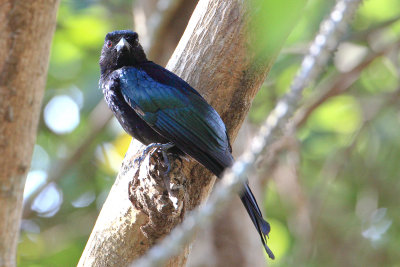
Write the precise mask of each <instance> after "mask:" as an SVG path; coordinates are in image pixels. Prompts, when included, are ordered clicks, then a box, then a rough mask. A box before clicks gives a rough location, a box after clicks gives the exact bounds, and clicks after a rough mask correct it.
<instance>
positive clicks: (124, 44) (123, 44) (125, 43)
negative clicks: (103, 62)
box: [115, 37, 131, 52]
mask: <svg viewBox="0 0 400 267" xmlns="http://www.w3.org/2000/svg"><path fill="white" fill-rule="evenodd" d="M124 47H126V48H127V49H128V50H129V49H130V47H131V45H130V44H129V43H128V41H126V40H125V38H124V37H122V38H121V40H119V42H118V44H117V45H116V46H115V49H117V52H119V51H120V50H121V49H123V48H124Z"/></svg>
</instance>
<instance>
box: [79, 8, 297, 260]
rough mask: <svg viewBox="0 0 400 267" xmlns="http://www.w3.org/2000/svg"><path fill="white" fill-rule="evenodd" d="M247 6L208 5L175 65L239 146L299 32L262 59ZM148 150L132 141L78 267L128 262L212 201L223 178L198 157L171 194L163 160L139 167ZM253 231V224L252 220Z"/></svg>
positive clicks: (185, 166)
mask: <svg viewBox="0 0 400 267" xmlns="http://www.w3.org/2000/svg"><path fill="white" fill-rule="evenodd" d="M247 4H248V2H246V3H244V1H239V0H200V1H199V3H198V5H197V7H196V9H195V11H194V13H193V15H192V17H191V19H190V21H189V24H188V27H187V28H186V30H185V33H184V35H183V36H182V38H181V40H180V42H179V44H178V47H177V48H176V50H175V52H174V55H173V56H172V58H171V59H170V61H169V63H168V66H167V68H168V69H170V70H172V71H173V72H175V73H176V74H177V75H179V76H180V77H182V78H183V79H185V80H186V81H187V82H188V83H189V84H191V85H192V86H193V87H194V88H196V89H197V90H198V91H199V92H200V93H201V94H202V95H203V96H204V97H205V98H206V99H207V101H208V102H209V103H210V104H211V105H212V106H213V107H214V108H215V109H216V110H217V111H218V112H219V114H220V115H221V117H222V119H223V120H224V122H225V124H226V126H227V129H228V134H229V136H230V138H231V140H232V141H233V140H234V139H235V137H236V134H237V132H238V130H239V128H240V125H241V123H242V122H243V120H244V118H245V116H246V114H247V112H248V110H249V108H250V105H251V102H252V99H253V98H254V96H255V94H256V93H257V91H258V89H259V88H260V86H261V84H262V83H263V81H264V79H265V77H266V75H267V72H268V70H269V68H270V66H271V64H272V60H273V58H274V56H275V55H276V54H277V52H278V50H279V49H280V46H281V45H282V43H283V41H284V40H285V38H286V37H287V35H288V33H289V32H290V29H291V28H288V29H285V30H283V31H282V32H280V39H279V38H278V40H275V41H277V42H278V43H279V44H280V45H278V46H277V45H276V43H274V44H275V46H274V47H273V48H272V49H270V50H269V54H268V55H267V56H265V57H264V58H263V59H262V60H260V58H259V57H258V54H257V53H254V52H253V51H249V49H248V47H249V41H248V40H249V39H252V40H254V39H257V36H249V35H248V34H247V33H248V32H250V31H249V30H248V28H249V25H250V23H251V19H253V17H254V14H250V9H249V6H248V5H247ZM296 12H298V14H299V13H300V10H296ZM297 17H298V16H297ZM291 19H293V18H291ZM269 26H271V25H269ZM292 26H293V25H292ZM150 60H151V59H150ZM138 147H139V151H138ZM140 148H141V149H140ZM142 149H143V146H138V142H137V141H133V142H132V143H131V146H130V147H129V149H128V152H127V154H126V155H125V159H124V162H123V164H122V166H121V169H120V172H119V174H118V177H117V179H116V181H115V183H114V186H113V187H112V189H111V192H110V194H109V196H108V198H107V200H106V202H105V204H104V206H103V208H102V210H101V212H100V215H99V218H98V220H97V222H96V225H95V227H94V229H93V231H92V234H91V236H90V238H89V241H88V243H87V245H86V247H85V250H84V252H83V254H82V257H81V259H80V262H79V264H78V266H126V265H128V264H129V263H131V262H132V261H133V260H135V259H137V258H138V257H140V256H141V255H143V254H144V253H145V252H146V251H147V250H148V249H149V248H150V247H151V246H152V245H153V244H154V243H156V242H157V241H158V240H159V239H161V238H162V237H164V236H165V235H166V234H168V233H169V231H170V230H171V229H172V228H173V227H175V226H176V225H177V224H178V223H179V222H180V221H181V220H182V218H183V217H184V214H185V212H187V211H190V210H192V209H193V208H195V207H196V206H198V205H199V204H200V203H201V202H202V201H204V200H205V199H206V198H207V197H208V195H209V192H210V190H211V187H212V185H213V184H214V181H215V177H214V176H213V175H212V174H211V173H210V172H209V171H208V170H206V169H205V168H204V167H202V166H201V165H200V164H198V163H196V162H195V161H194V160H190V161H189V162H186V161H185V160H183V161H182V162H180V161H179V160H176V161H174V162H173V163H174V166H173V169H172V174H171V176H172V177H171V182H172V190H171V191H172V197H171V196H169V195H168V192H167V190H166V188H165V185H164V182H163V179H161V178H160V175H159V173H160V172H162V169H161V168H162V167H161V166H159V165H157V162H158V161H159V160H158V159H157V157H159V156H160V155H158V154H155V156H154V155H153V156H152V157H147V158H146V161H145V162H144V164H141V165H140V166H138V164H136V162H135V157H136V156H137V155H140V154H141V153H142ZM243 209H244V208H243ZM248 227H253V226H252V225H251V223H250V221H249V225H248ZM259 245H260V246H261V244H259ZM260 253H262V252H261V250H260ZM188 254H189V249H188V247H187V248H186V249H185V250H184V251H183V252H182V253H181V254H180V255H179V256H177V257H175V258H173V259H171V260H170V261H169V263H168V264H167V265H168V266H183V265H184V264H185V263H186V260H187V256H188Z"/></svg>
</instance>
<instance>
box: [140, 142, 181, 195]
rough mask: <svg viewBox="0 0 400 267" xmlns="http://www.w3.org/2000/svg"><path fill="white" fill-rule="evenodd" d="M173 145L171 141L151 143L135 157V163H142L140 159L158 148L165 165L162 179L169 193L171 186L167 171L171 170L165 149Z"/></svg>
mask: <svg viewBox="0 0 400 267" xmlns="http://www.w3.org/2000/svg"><path fill="white" fill-rule="evenodd" d="M173 146H175V145H174V144H173V143H166V144H161V143H153V144H150V145H148V146H147V147H146V148H145V149H144V150H143V152H142V155H141V156H140V157H138V158H137V159H135V163H138V164H139V165H140V164H141V163H142V161H143V160H144V159H145V158H146V156H147V155H148V154H149V153H150V152H151V151H152V150H154V151H157V150H159V151H160V152H161V154H162V156H163V160H164V166H166V168H167V170H166V171H165V172H164V173H163V180H164V184H165V187H166V188H167V190H168V193H170V194H171V188H170V178H169V173H170V172H171V164H170V162H169V159H168V155H167V150H168V149H170V148H172V147H173Z"/></svg>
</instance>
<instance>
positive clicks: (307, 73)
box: [131, 0, 361, 266]
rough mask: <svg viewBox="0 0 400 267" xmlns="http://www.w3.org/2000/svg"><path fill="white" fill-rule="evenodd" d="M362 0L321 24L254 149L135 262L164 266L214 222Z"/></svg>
mask: <svg viewBox="0 0 400 267" xmlns="http://www.w3.org/2000/svg"><path fill="white" fill-rule="evenodd" d="M360 2H361V1H360V0H342V1H339V2H338V3H337V4H336V5H335V7H334V9H333V11H332V12H331V14H330V16H329V18H328V19H326V20H325V21H324V22H323V23H322V24H321V29H320V32H319V34H318V35H317V36H316V38H315V40H314V42H313V43H312V45H311V47H310V50H309V54H308V55H307V56H306V57H305V58H304V60H303V62H302V65H301V69H300V71H299V73H298V74H297V76H296V77H295V79H294V81H293V83H292V85H291V90H290V92H289V93H288V94H286V95H285V96H284V98H283V99H282V100H280V101H279V102H278V104H277V105H276V107H275V108H274V110H273V111H272V112H271V114H270V115H269V116H268V118H267V120H266V121H265V123H264V125H263V126H262V127H261V129H260V131H259V133H258V135H257V136H256V137H255V138H253V140H252V144H251V146H250V149H248V150H247V151H246V152H245V153H244V154H243V156H241V157H240V159H239V160H238V161H236V162H235V164H234V165H233V166H232V168H231V169H230V170H228V171H227V172H226V173H225V175H224V179H223V180H222V185H219V186H218V187H217V188H216V189H215V191H214V193H213V195H212V196H211V198H210V200H209V201H208V202H207V203H206V204H205V205H204V206H201V207H200V208H198V209H196V210H194V211H193V212H192V213H191V214H189V215H188V216H187V217H186V218H185V220H184V221H183V222H182V224H181V225H179V226H178V227H176V228H175V229H174V230H172V231H171V233H170V234H169V235H168V236H167V237H165V238H164V239H163V240H162V241H161V242H160V243H159V244H158V245H156V246H154V247H153V248H151V249H150V250H149V251H148V252H147V254H146V255H145V256H143V257H142V258H140V259H139V260H138V261H136V262H134V263H133V264H132V265H131V266H162V265H163V264H164V263H165V262H166V261H167V260H168V259H169V258H170V257H171V256H173V255H177V254H178V253H179V252H180V251H181V249H182V247H183V246H184V245H185V244H186V243H187V242H189V241H190V240H191V239H192V238H193V236H194V234H195V232H196V230H197V229H199V228H201V227H204V226H205V225H206V224H207V223H208V222H210V221H211V220H212V218H213V217H215V214H216V213H217V212H218V211H219V210H221V208H222V207H223V205H224V204H225V203H227V201H228V200H229V199H230V198H232V197H233V194H234V193H236V192H237V190H238V189H239V188H240V186H241V184H242V183H243V182H244V181H245V180H246V174H248V173H249V172H250V171H251V170H252V166H253V165H254V162H255V160H256V159H257V157H258V156H259V155H260V154H261V153H262V152H263V150H264V149H265V148H266V147H267V146H268V145H270V144H271V143H272V141H273V137H274V136H275V135H276V134H277V133H278V132H279V130H280V128H281V127H282V126H283V125H284V124H285V123H286V122H287V120H288V119H289V117H290V116H292V114H293V112H294V109H295V107H296V106H297V104H298V102H299V100H300V99H301V94H302V92H303V89H304V88H305V86H306V85H308V84H309V83H310V82H312V81H313V80H314V79H315V77H316V76H317V75H318V74H319V71H320V70H321V69H322V67H323V66H324V65H325V64H326V62H327V59H328V57H329V55H330V52H331V51H332V50H333V49H335V48H336V46H337V44H338V39H339V37H340V36H341V35H342V32H343V29H344V28H345V27H346V24H347V21H349V20H350V19H351V18H352V16H353V14H354V12H355V11H356V9H357V7H358V4H359V3H360Z"/></svg>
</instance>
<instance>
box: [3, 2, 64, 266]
mask: <svg viewBox="0 0 400 267" xmlns="http://www.w3.org/2000/svg"><path fill="white" fill-rule="evenodd" d="M58 2H59V1H57V0H52V1H49V0H47V1H44V0H38V1H11V0H5V1H2V2H1V4H0V21H1V22H2V23H0V150H1V153H2V155H1V157H0V170H1V173H0V203H1V204H0V218H1V220H0V236H1V238H0V266H15V265H16V262H15V256H16V255H15V254H16V246H17V242H18V236H19V226H20V219H21V211H22V196H23V191H24V185H25V178H26V173H27V171H28V170H29V165H30V162H31V157H32V150H33V145H34V144H35V140H36V129H37V125H38V120H39V113H40V105H41V101H42V97H43V91H44V87H45V82H46V74H47V67H48V59H49V50H50V44H51V40H52V36H53V32H54V29H55V25H56V12H57V7H58Z"/></svg>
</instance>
